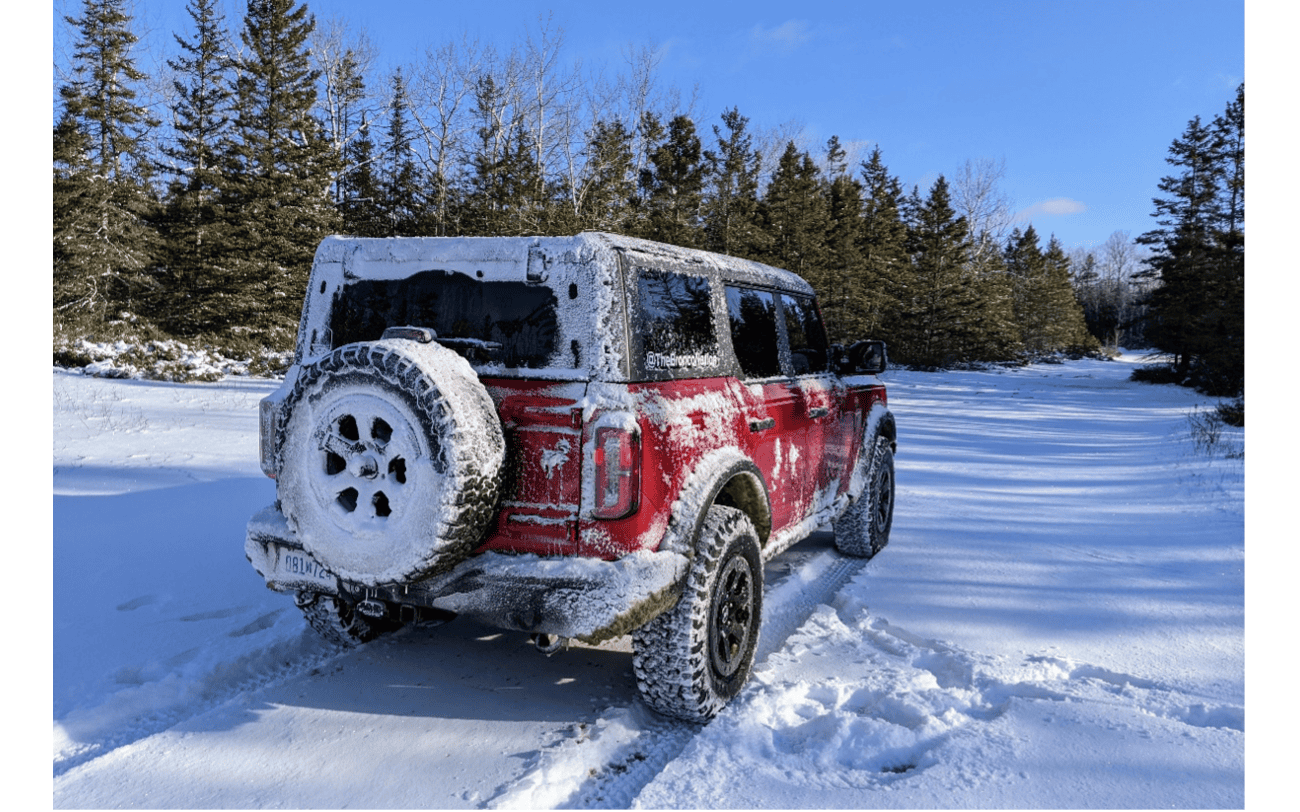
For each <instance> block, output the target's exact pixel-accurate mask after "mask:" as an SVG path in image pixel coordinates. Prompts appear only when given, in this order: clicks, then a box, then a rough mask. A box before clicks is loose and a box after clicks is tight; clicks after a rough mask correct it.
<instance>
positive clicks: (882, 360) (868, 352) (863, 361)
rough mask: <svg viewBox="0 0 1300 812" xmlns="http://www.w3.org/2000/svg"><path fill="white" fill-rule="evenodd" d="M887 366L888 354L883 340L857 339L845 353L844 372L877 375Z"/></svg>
mask: <svg viewBox="0 0 1300 812" xmlns="http://www.w3.org/2000/svg"><path fill="white" fill-rule="evenodd" d="M888 368H889V355H888V353H887V352H886V351H885V342H883V341H858V342H856V343H854V344H852V345H851V346H850V347H849V349H848V352H846V353H845V358H844V372H845V374H848V375H879V374H880V373H882V372H884V371H885V370H886V369H888Z"/></svg>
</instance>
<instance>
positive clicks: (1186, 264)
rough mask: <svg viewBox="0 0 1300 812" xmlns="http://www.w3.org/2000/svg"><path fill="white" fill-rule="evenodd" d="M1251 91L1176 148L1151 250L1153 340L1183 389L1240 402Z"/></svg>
mask: <svg viewBox="0 0 1300 812" xmlns="http://www.w3.org/2000/svg"><path fill="white" fill-rule="evenodd" d="M1244 99H1245V88H1244V86H1242V87H1241V88H1239V89H1238V95H1237V99H1236V100H1235V101H1234V102H1233V103H1231V104H1229V105H1228V108H1227V110H1226V111H1225V113H1224V115H1222V116H1220V117H1218V118H1216V120H1215V122H1214V123H1213V124H1212V125H1210V126H1206V125H1205V124H1203V123H1202V122H1201V119H1200V117H1199V116H1198V117H1196V118H1193V119H1192V120H1191V121H1190V122H1189V123H1188V125H1187V128H1186V130H1184V131H1183V134H1182V136H1180V137H1179V138H1177V139H1175V140H1174V142H1173V144H1172V145H1171V146H1170V148H1169V156H1168V157H1167V158H1166V162H1167V163H1168V164H1170V165H1171V166H1173V167H1176V168H1177V170H1178V172H1177V174H1174V175H1169V176H1166V177H1164V178H1162V179H1161V181H1160V183H1159V189H1160V191H1161V192H1162V193H1163V195H1162V196H1161V197H1158V198H1155V199H1154V201H1153V202H1154V203H1155V207H1156V211H1155V214H1154V216H1155V218H1156V222H1157V224H1158V228H1156V229H1153V230H1151V231H1148V232H1146V233H1145V234H1143V235H1142V236H1141V237H1139V238H1138V242H1139V243H1141V244H1143V245H1146V246H1148V247H1149V248H1150V249H1151V254H1150V256H1149V257H1148V258H1147V259H1146V264H1147V267H1148V272H1147V273H1148V275H1149V276H1150V277H1152V278H1153V279H1154V280H1155V282H1156V284H1155V287H1154V289H1153V290H1152V291H1151V292H1150V294H1149V295H1148V297H1147V299H1146V305H1147V324H1146V327H1147V337H1148V338H1149V339H1150V341H1151V343H1152V344H1153V345H1154V346H1155V347H1157V348H1158V349H1160V350H1163V351H1165V352H1167V353H1170V354H1171V355H1173V357H1174V363H1173V370H1174V373H1175V375H1176V377H1177V379H1178V380H1179V381H1181V382H1184V383H1188V384H1191V385H1195V386H1198V387H1200V388H1202V389H1204V390H1206V391H1207V392H1211V393H1213V394H1221V395H1238V394H1240V393H1241V392H1242V389H1243V386H1244V381H1245V356H1244V349H1245V318H1244V287H1245V236H1244V235H1245V230H1244V220H1245V203H1244V201H1245V186H1244V163H1245V137H1244V132H1245V102H1244Z"/></svg>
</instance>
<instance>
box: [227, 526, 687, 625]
mask: <svg viewBox="0 0 1300 812" xmlns="http://www.w3.org/2000/svg"><path fill="white" fill-rule="evenodd" d="M244 554H245V555H246V556H247V557H248V560H249V562H250V563H252V565H253V568H254V569H256V570H257V572H258V574H260V575H261V576H262V577H263V578H264V579H266V585H267V586H268V587H269V588H271V589H274V590H277V591H279V592H297V591H300V590H309V591H315V592H322V593H326V594H334V595H343V596H346V597H348V598H353V599H356V600H362V599H372V600H382V601H384V602H385V603H387V604H390V605H392V606H393V607H400V606H403V605H406V606H422V607H431V608H435V609H442V610H447V611H451V612H455V613H457V614H460V615H467V616H470V617H474V618H476V619H479V620H482V621H484V622H486V623H489V624H491V625H493V626H497V627H500V628H504V629H514V630H517V631H523V632H530V633H541V634H553V635H558V636H560V637H570V638H574V639H577V640H582V641H584V642H588V643H598V642H600V641H602V640H608V639H610V638H613V637H618V636H619V635H622V634H627V633H628V632H630V631H632V630H633V629H635V628H637V627H639V626H641V625H643V624H644V623H646V622H647V621H649V620H650V619H652V618H653V617H655V616H656V615H657V614H659V613H660V612H662V611H664V610H665V609H667V608H669V607H671V606H672V605H673V604H674V603H675V602H676V601H677V598H678V596H679V595H680V594H681V590H682V584H683V582H684V580H685V577H686V571H687V564H688V562H687V559H686V557H685V556H682V555H679V554H677V553H672V552H650V551H648V550H642V551H639V552H635V553H631V554H629V555H626V556H624V557H623V558H620V559H618V560H616V561H604V560H600V559H594V558H571V557H565V558H546V557H542V556H538V555H533V554H519V555H513V554H507V553H500V552H485V553H481V554H479V555H476V556H473V557H472V558H469V559H466V560H465V561H463V562H461V563H460V564H459V565H457V566H456V567H455V568H454V569H453V570H451V571H450V572H447V573H444V574H442V575H438V576H435V577H433V578H429V579H426V580H422V581H412V582H410V583H401V584H385V585H382V586H378V587H366V586H362V585H360V584H351V583H348V582H345V581H340V580H339V579H338V578H336V577H335V576H334V575H333V574H332V573H330V572H329V571H328V570H326V569H325V568H324V567H323V566H321V565H320V563H319V562H317V561H316V560H315V559H314V558H312V557H311V555H310V554H309V553H307V552H306V551H305V550H304V549H303V548H302V545H301V544H300V543H299V542H298V541H297V539H296V538H295V537H294V535H293V532H292V531H291V530H290V529H289V525H288V523H287V522H286V521H285V518H284V514H282V513H281V512H280V510H279V509H278V508H277V507H276V506H274V505H272V506H269V507H266V508H264V509H263V510H261V511H259V512H258V513H257V514H255V515H254V516H253V518H252V519H251V520H249V523H248V534H247V539H246V541H245V543H244Z"/></svg>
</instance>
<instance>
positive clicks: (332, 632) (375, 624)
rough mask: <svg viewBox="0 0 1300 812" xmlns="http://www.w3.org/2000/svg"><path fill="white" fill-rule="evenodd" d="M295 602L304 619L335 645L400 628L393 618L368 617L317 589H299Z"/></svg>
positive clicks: (354, 643) (355, 642) (351, 643)
mask: <svg viewBox="0 0 1300 812" xmlns="http://www.w3.org/2000/svg"><path fill="white" fill-rule="evenodd" d="M296 603H297V604H298V608H299V609H301V610H302V615H303V617H305V618H306V619H307V625H308V626H311V627H312V629H313V630H314V631H315V632H316V633H317V634H319V635H320V636H321V637H323V638H325V639H326V640H328V641H329V642H331V643H333V644H335V645H338V646H359V645H361V644H362V643H369V642H370V641H371V640H374V639H375V638H376V637H378V636H380V635H381V634H387V633H388V632H391V631H395V630H397V629H399V628H401V625H402V624H400V623H398V622H397V621H392V620H378V619H375V618H368V617H365V616H363V615H361V614H360V613H358V612H357V611H356V609H355V608H354V607H353V606H352V605H351V604H350V603H348V602H346V601H344V600H343V599H341V598H337V597H335V596H333V595H322V594H321V593H319V592H299V593H298V596H297V599H296Z"/></svg>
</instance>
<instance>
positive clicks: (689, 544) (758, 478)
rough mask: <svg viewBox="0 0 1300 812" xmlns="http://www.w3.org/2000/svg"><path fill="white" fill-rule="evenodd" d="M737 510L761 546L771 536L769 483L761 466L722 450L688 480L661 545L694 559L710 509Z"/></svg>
mask: <svg viewBox="0 0 1300 812" xmlns="http://www.w3.org/2000/svg"><path fill="white" fill-rule="evenodd" d="M719 500H722V501H721V504H725V505H729V506H731V507H735V508H738V509H739V510H741V511H742V512H743V513H745V515H747V516H748V517H749V519H750V521H751V522H753V524H754V529H755V530H756V531H757V532H758V541H759V545H760V546H763V545H765V544H766V543H767V539H768V537H769V536H770V535H771V534H772V502H771V498H770V497H769V496H768V490H767V483H766V482H765V481H764V480H763V475H762V473H761V472H760V471H759V469H758V466H757V465H755V464H754V462H753V460H750V459H749V458H748V457H746V456H745V455H743V454H741V453H740V452H739V451H738V450H736V449H734V448H722V449H718V450H716V451H712V452H710V453H708V454H706V455H704V457H703V459H701V460H700V461H699V462H698V463H696V465H695V468H694V469H693V470H692V471H691V473H690V475H689V476H687V478H686V482H685V484H684V485H683V486H682V489H681V491H680V492H679V494H678V496H677V499H676V500H675V501H674V502H673V508H672V513H671V515H670V516H669V517H668V528H667V529H666V530H665V531H664V537H663V540H662V541H660V543H659V549H660V550H661V551H663V550H668V551H671V552H674V553H680V554H681V555H684V556H686V557H687V558H691V557H692V556H694V554H695V539H696V538H697V537H698V535H699V532H700V527H701V526H702V525H703V524H704V520H705V518H706V515H707V514H708V512H709V508H710V507H711V506H712V505H714V504H718V503H719Z"/></svg>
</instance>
